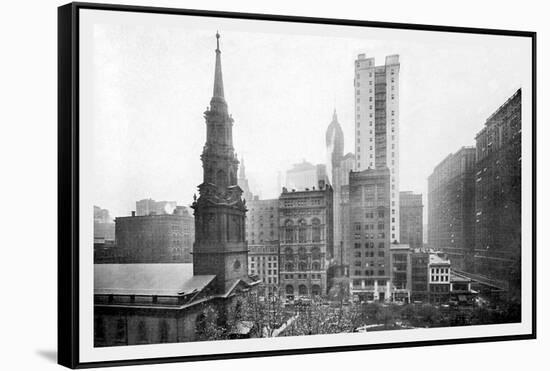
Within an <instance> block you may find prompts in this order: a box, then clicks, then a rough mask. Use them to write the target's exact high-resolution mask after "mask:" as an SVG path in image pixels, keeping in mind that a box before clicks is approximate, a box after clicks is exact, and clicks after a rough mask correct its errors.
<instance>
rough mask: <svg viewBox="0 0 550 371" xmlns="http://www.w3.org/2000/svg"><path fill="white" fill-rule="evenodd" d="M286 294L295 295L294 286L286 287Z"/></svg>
mask: <svg viewBox="0 0 550 371" xmlns="http://www.w3.org/2000/svg"><path fill="white" fill-rule="evenodd" d="M285 292H286V294H287V295H294V286H292V285H286V287H285Z"/></svg>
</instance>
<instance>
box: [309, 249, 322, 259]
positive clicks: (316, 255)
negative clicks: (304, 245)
mask: <svg viewBox="0 0 550 371" xmlns="http://www.w3.org/2000/svg"><path fill="white" fill-rule="evenodd" d="M311 259H313V260H319V259H321V249H319V248H318V247H313V248H312V249H311Z"/></svg>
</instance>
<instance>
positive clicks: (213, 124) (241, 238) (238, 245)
mask: <svg viewBox="0 0 550 371" xmlns="http://www.w3.org/2000/svg"><path fill="white" fill-rule="evenodd" d="M216 39H217V47H216V67H215V73H214V92H213V96H212V99H211V100H210V107H209V108H208V109H207V110H206V112H204V117H205V119H206V143H205V145H204V148H203V152H202V155H201V160H202V167H203V182H202V184H200V185H199V193H200V197H199V198H198V200H196V201H195V202H194V203H193V206H192V207H193V209H194V210H195V244H194V246H193V274H194V275H216V284H215V285H216V291H217V293H225V292H227V291H228V290H229V289H230V288H231V287H233V286H234V285H235V284H236V283H237V282H238V280H244V281H245V282H246V280H247V279H248V267H247V264H248V247H247V243H246V240H245V215H246V207H245V204H244V202H243V200H242V197H241V196H242V193H243V191H242V190H241V188H240V187H239V186H238V184H237V170H238V166H239V161H238V160H237V156H236V155H235V151H234V148H233V134H232V130H233V118H232V117H231V115H229V113H228V110H227V103H226V101H225V98H224V93H223V80H222V66H221V51H220V45H219V41H220V35H219V34H218V33H216Z"/></svg>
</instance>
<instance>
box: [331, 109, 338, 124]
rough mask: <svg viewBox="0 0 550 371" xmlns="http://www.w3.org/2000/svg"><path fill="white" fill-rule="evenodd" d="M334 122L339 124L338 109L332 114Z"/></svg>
mask: <svg viewBox="0 0 550 371" xmlns="http://www.w3.org/2000/svg"><path fill="white" fill-rule="evenodd" d="M332 122H338V116H337V115H336V108H335V109H334V112H333V113H332Z"/></svg>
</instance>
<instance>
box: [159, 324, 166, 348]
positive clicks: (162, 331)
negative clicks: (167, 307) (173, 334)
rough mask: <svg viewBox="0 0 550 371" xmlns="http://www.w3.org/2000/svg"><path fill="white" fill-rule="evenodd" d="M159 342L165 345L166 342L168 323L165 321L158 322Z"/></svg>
mask: <svg viewBox="0 0 550 371" xmlns="http://www.w3.org/2000/svg"><path fill="white" fill-rule="evenodd" d="M159 342H160V343H167V342H168V323H167V322H166V320H162V321H160V325H159Z"/></svg>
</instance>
